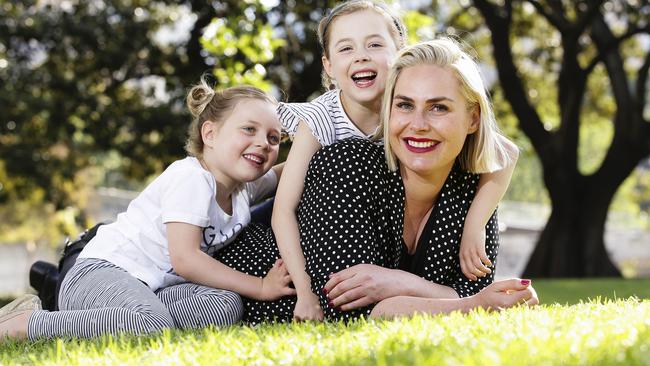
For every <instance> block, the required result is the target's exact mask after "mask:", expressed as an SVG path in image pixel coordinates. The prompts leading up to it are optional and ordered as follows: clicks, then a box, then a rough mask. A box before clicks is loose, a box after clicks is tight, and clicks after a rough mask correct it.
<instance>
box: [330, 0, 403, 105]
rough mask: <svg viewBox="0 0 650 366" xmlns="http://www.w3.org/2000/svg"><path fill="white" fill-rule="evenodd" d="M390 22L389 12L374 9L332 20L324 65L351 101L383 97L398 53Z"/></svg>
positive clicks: (356, 101)
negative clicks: (384, 14) (380, 12)
mask: <svg viewBox="0 0 650 366" xmlns="http://www.w3.org/2000/svg"><path fill="white" fill-rule="evenodd" d="M390 26H391V23H390V22H389V20H388V19H386V17H385V16H383V15H381V14H379V13H378V12H376V11H374V10H370V9H368V10H362V11H358V12H354V13H350V14H346V15H342V16H340V17H338V18H336V19H335V20H334V21H332V24H331V25H330V30H329V32H330V34H329V37H330V39H329V42H328V46H327V47H328V50H327V56H323V67H324V68H325V71H326V72H327V74H328V75H329V76H330V78H332V79H334V80H336V82H337V85H338V87H339V88H340V89H341V90H342V94H343V96H344V98H345V99H346V100H347V101H348V102H353V103H359V104H366V103H369V102H376V101H379V100H380V99H381V95H382V93H383V91H384V87H385V85H386V77H387V74H388V68H389V66H390V62H391V61H392V59H393V58H394V57H395V54H396V53H397V47H396V45H395V40H393V38H392V36H391V31H390V28H389V27H390Z"/></svg>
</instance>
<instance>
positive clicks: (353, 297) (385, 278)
mask: <svg viewBox="0 0 650 366" xmlns="http://www.w3.org/2000/svg"><path fill="white" fill-rule="evenodd" d="M398 273H399V271H394V270H391V269H387V268H383V267H380V266H376V265H373V264H357V265H355V266H352V267H350V268H346V269H344V270H342V271H340V272H337V273H335V274H332V275H330V279H329V281H327V283H326V284H325V287H324V288H323V291H324V292H325V294H326V295H327V298H328V299H329V305H330V306H331V307H333V308H338V309H340V310H342V311H347V310H352V309H357V308H361V307H364V306H367V305H370V304H374V303H376V302H379V301H381V300H383V299H385V298H388V297H391V296H396V295H398V294H399V293H398V292H399V288H400V283H399V280H398V279H397V275H398Z"/></svg>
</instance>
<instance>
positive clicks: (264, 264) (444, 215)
mask: <svg viewBox="0 0 650 366" xmlns="http://www.w3.org/2000/svg"><path fill="white" fill-rule="evenodd" d="M382 124H383V133H382V134H380V136H378V138H382V137H383V138H384V149H385V153H384V151H382V148H381V146H379V145H377V144H373V143H372V142H368V141H365V140H362V139H350V140H344V141H342V142H340V143H337V144H334V145H331V146H330V147H328V148H325V149H322V150H321V151H319V152H318V153H317V154H316V155H315V156H314V158H313V160H312V162H311V163H310V167H309V171H308V173H307V176H306V178H305V189H304V192H303V195H302V198H301V201H300V205H299V207H298V222H299V226H300V233H301V238H300V240H301V246H302V249H303V252H304V254H305V262H306V264H305V270H306V272H307V273H308V275H309V276H310V278H311V283H312V290H313V291H314V293H315V294H317V295H318V296H319V298H320V303H321V307H322V309H323V311H324V313H325V316H326V317H327V318H329V319H350V318H354V317H357V316H360V315H373V316H394V315H400V314H412V313H414V312H428V313H437V312H441V311H442V312H446V311H452V310H469V309H472V308H476V307H483V308H504V307H510V306H513V305H516V304H518V303H527V304H529V305H533V304H536V303H537V302H538V300H537V296H536V294H535V291H534V289H533V288H532V287H530V281H529V280H518V279H512V280H506V281H500V282H497V283H494V284H491V285H490V283H491V282H492V281H493V273H490V274H489V275H488V276H486V277H483V278H479V279H478V281H470V280H468V279H467V278H466V277H464V276H463V274H462V272H461V269H460V264H459V260H458V250H459V246H460V237H461V233H462V232H463V225H464V220H465V217H466V215H467V211H468V209H469V206H470V204H471V202H472V200H473V198H474V197H475V193H476V190H477V185H478V178H479V176H478V174H475V173H478V172H486V171H494V170H495V169H499V168H500V167H502V166H503V165H505V164H507V163H508V161H509V159H510V156H509V155H508V152H507V149H506V148H505V147H504V144H503V143H502V141H503V137H502V136H501V135H500V134H499V132H498V128H497V126H496V122H495V120H494V116H493V113H492V107H491V105H490V102H489V99H488V96H487V93H486V91H485V88H484V85H483V82H482V80H481V77H480V73H479V70H478V67H477V65H476V63H475V62H474V61H473V60H472V59H471V58H470V57H469V56H468V55H467V54H466V53H465V52H464V51H462V50H461V48H460V47H459V45H458V44H457V43H456V42H455V41H452V40H450V39H439V40H435V41H431V42H426V43H421V44H418V45H415V46H411V47H408V48H407V49H405V50H403V51H402V52H400V53H399V55H398V57H397V60H396V61H395V63H394V65H393V66H392V68H391V71H390V75H389V77H388V81H387V86H386V93H385V95H384V100H383V110H382ZM384 156H385V158H386V160H385V158H384ZM468 171H471V172H475V173H468ZM251 242H253V243H254V244H252V243H251ZM497 248H498V231H497V220H496V213H495V214H493V216H492V217H491V219H490V220H489V222H488V225H487V226H486V252H487V253H488V257H489V259H490V261H491V262H492V263H495V260H496V255H497ZM277 255H278V254H277V249H276V248H275V246H274V245H273V236H272V233H270V232H268V231H264V230H261V229H258V228H256V227H251V228H250V229H249V230H247V232H246V233H245V235H244V236H242V237H241V241H240V243H239V245H233V246H231V247H230V248H228V249H227V250H226V251H224V252H222V253H220V259H221V260H222V261H223V262H224V263H226V264H228V265H231V266H233V267H234V268H236V269H238V270H240V271H243V272H247V273H250V274H253V275H257V276H260V275H263V273H264V270H265V269H266V268H270V265H271V264H272V263H273V262H274V261H275V259H276V258H277ZM294 301H295V298H284V299H281V300H279V301H275V302H270V303H263V302H256V301H250V300H245V308H246V315H245V320H248V321H252V322H258V321H263V320H268V319H272V318H275V319H278V320H287V319H290V318H291V309H292V308H293V302H294ZM373 304H378V305H377V306H376V307H374V309H373Z"/></svg>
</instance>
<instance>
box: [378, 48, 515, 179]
mask: <svg viewBox="0 0 650 366" xmlns="http://www.w3.org/2000/svg"><path fill="white" fill-rule="evenodd" d="M417 65H435V66H439V67H442V68H447V69H449V70H452V72H453V73H454V75H455V76H456V79H457V80H458V83H459V84H460V89H461V94H462V95H463V97H464V98H465V100H466V101H467V104H468V108H470V110H473V109H474V108H478V110H479V113H480V120H479V126H478V129H477V130H476V132H474V133H473V134H470V135H468V136H467V138H466V140H465V144H464V145H463V148H462V150H461V152H460V154H459V155H458V157H457V158H456V160H457V162H458V163H460V167H461V168H462V169H463V170H466V171H469V172H472V173H486V172H492V171H495V170H500V169H503V168H504V167H505V166H507V165H509V164H510V163H511V162H512V161H513V160H514V156H513V155H512V154H511V153H510V152H509V149H508V140H507V138H506V137H505V136H504V135H503V134H502V133H501V131H500V130H499V127H498V126H497V122H496V119H495V117H494V111H493V109H492V103H491V101H490V97H489V95H488V92H487V90H486V89H485V85H484V83H483V79H482V78H481V73H480V71H479V68H478V64H477V63H476V61H475V60H474V59H473V58H472V57H470V56H469V54H468V53H467V52H465V51H464V50H463V49H462V48H461V46H460V44H459V43H458V42H457V41H455V40H453V39H451V38H446V37H444V38H438V39H436V40H433V41H428V42H422V43H418V44H416V45H413V46H410V47H407V48H405V49H403V50H401V51H400V52H399V53H398V55H397V58H396V59H395V62H394V63H393V65H392V67H391V69H390V71H389V73H388V80H387V81H386V90H385V92H384V96H383V100H382V108H381V115H380V120H381V124H382V125H383V128H381V129H380V130H379V131H378V132H377V133H376V134H375V136H374V137H373V139H375V140H379V139H382V138H383V139H384V149H385V153H386V162H387V163H388V167H389V168H390V169H391V170H392V171H395V170H397V158H396V157H395V154H394V153H393V151H392V148H391V144H390V139H389V138H384V137H387V136H389V127H390V126H389V122H390V113H391V108H392V102H393V95H394V92H395V84H396V83H397V79H398V78H399V76H400V74H401V72H402V70H404V69H406V68H409V67H413V66H417Z"/></svg>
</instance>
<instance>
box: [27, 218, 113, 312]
mask: <svg viewBox="0 0 650 366" xmlns="http://www.w3.org/2000/svg"><path fill="white" fill-rule="evenodd" d="M101 225H103V223H99V224H97V225H95V226H93V227H91V228H90V229H88V230H86V231H84V232H83V233H82V234H81V235H79V237H77V239H75V240H70V239H69V238H68V239H66V241H65V244H64V248H63V254H62V255H61V259H60V260H59V267H58V268H57V267H55V265H54V264H52V263H48V262H43V261H38V262H36V263H34V264H32V267H31V268H30V270H29V284H30V285H31V286H32V287H33V288H34V289H35V290H36V292H38V297H39V298H40V299H41V302H42V303H43V309H45V310H50V311H53V310H59V289H60V288H61V282H63V279H64V278H65V275H66V273H68V271H69V270H70V268H72V266H73V265H74V263H75V261H76V260H77V257H78V256H79V253H81V251H82V250H83V248H84V247H85V246H86V244H88V242H89V241H90V240H91V239H92V238H94V237H95V235H97V229H99V227H100V226H101Z"/></svg>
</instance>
